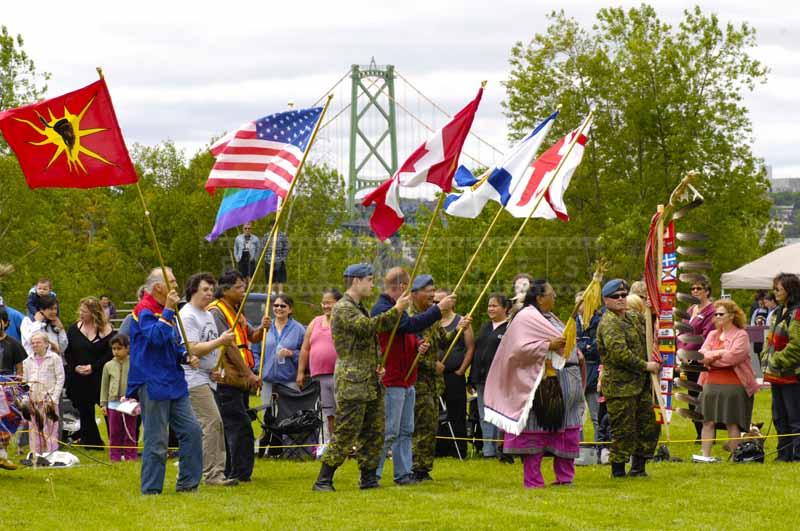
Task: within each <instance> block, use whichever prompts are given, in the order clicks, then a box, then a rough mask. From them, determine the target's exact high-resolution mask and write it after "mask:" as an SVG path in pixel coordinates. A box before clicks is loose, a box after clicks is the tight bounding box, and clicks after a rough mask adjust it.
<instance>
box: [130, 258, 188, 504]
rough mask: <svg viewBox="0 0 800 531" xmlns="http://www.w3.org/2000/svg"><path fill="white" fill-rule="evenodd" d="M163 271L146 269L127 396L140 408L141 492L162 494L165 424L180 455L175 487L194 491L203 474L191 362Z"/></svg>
mask: <svg viewBox="0 0 800 531" xmlns="http://www.w3.org/2000/svg"><path fill="white" fill-rule="evenodd" d="M167 275H168V278H167V281H166V282H165V279H164V275H163V273H162V270H161V269H153V270H152V271H151V272H150V275H148V277H147V281H146V282H145V293H144V296H143V297H142V299H141V300H140V301H139V304H137V305H136V308H134V310H133V323H132V324H131V357H130V359H131V361H130V372H129V373H128V391H127V393H126V396H129V397H138V399H139V403H140V404H141V408H142V422H143V425H144V452H143V454H142V478H141V490H142V494H161V490H162V489H163V488H164V472H165V468H166V463H167V443H168V439H169V428H170V427H172V430H173V431H174V432H175V434H176V435H177V437H178V445H179V455H180V465H179V472H178V481H177V484H176V486H175V490H176V491H177V492H192V491H196V490H197V486H198V485H199V483H200V479H201V477H202V474H203V431H202V429H201V428H200V424H199V423H198V422H197V419H196V418H195V416H194V412H193V411H192V405H191V402H190V401H189V389H188V387H187V385H186V378H185V377H184V371H183V368H182V367H181V363H189V361H190V360H188V359H187V357H186V349H185V348H184V347H183V345H182V344H181V343H180V340H179V338H180V334H179V333H178V331H177V330H176V323H175V308H176V307H177V304H178V300H179V296H178V293H177V292H176V291H175V290H176V288H177V286H178V284H177V283H176V282H175V276H174V275H173V274H172V270H170V269H167ZM192 361H194V362H195V363H196V359H195V360H192Z"/></svg>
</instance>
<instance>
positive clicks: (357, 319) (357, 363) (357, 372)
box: [331, 294, 398, 401]
mask: <svg viewBox="0 0 800 531" xmlns="http://www.w3.org/2000/svg"><path fill="white" fill-rule="evenodd" d="M397 319H398V312H397V309H396V308H392V309H391V310H389V311H388V312H384V313H382V314H380V315H376V316H375V317H370V316H369V313H367V309H366V308H365V307H364V305H363V304H361V303H360V302H356V301H354V300H353V298H352V297H350V295H347V294H345V295H344V296H343V297H342V298H341V299H340V300H339V301H338V302H337V303H336V304H335V305H334V307H333V311H332V313H331V332H332V334H333V344H334V346H335V347H336V354H337V359H336V369H335V371H334V376H335V381H336V400H337V401H338V400H363V401H369V400H375V399H376V398H378V396H379V395H378V393H379V391H380V383H379V381H378V374H377V373H376V372H375V370H376V369H377V368H378V364H379V363H380V360H381V349H380V346H379V345H378V336H377V334H378V332H388V331H391V329H392V328H393V327H394V324H395V322H397Z"/></svg>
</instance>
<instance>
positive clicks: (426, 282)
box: [411, 275, 433, 291]
mask: <svg viewBox="0 0 800 531" xmlns="http://www.w3.org/2000/svg"><path fill="white" fill-rule="evenodd" d="M431 284H433V277H432V276H430V275H417V276H416V277H415V278H414V282H412V283H411V291H419V290H421V289H422V288H427V287H428V286H430V285H431Z"/></svg>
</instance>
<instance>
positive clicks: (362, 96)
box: [310, 58, 503, 225]
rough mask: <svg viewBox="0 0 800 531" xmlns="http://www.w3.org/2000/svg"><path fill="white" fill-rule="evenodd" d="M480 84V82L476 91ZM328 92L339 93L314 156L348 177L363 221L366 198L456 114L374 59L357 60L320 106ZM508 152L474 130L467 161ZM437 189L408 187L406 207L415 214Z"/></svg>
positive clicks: (480, 163) (473, 164) (482, 162)
mask: <svg viewBox="0 0 800 531" xmlns="http://www.w3.org/2000/svg"><path fill="white" fill-rule="evenodd" d="M477 86H478V82H477V81H476V84H475V89H476V90H477ZM328 94H333V95H334V98H333V101H332V103H331V107H330V108H329V110H328V114H327V116H326V117H325V120H324V122H323V124H322V126H321V129H320V132H319V136H318V138H317V142H316V145H315V147H314V149H313V150H312V152H311V154H310V156H311V159H312V160H313V162H315V163H316V164H325V165H327V166H328V167H330V168H333V169H335V170H336V171H337V172H338V173H339V175H341V176H342V177H343V179H344V182H345V186H346V191H347V208H348V210H349V212H350V214H351V217H352V218H353V219H354V223H356V224H357V225H358V224H361V223H359V218H362V219H361V221H362V222H363V217H364V209H363V208H362V207H360V201H361V199H363V197H364V196H365V195H366V194H367V193H369V191H371V190H372V189H374V188H375V187H376V186H377V185H378V184H380V183H381V182H382V181H384V180H386V179H387V178H389V177H390V176H391V175H392V174H394V172H395V171H396V170H397V168H398V165H399V164H401V163H402V162H403V160H404V159H405V157H407V156H408V155H410V154H411V152H412V151H413V150H414V149H416V148H417V147H418V146H419V145H420V144H422V143H423V142H424V141H425V140H426V139H427V138H428V137H429V135H430V134H431V133H432V132H433V131H435V130H437V129H438V128H440V127H441V126H443V125H444V124H445V123H447V121H448V120H450V118H452V113H450V112H448V111H447V110H445V109H444V108H443V107H442V106H441V105H439V104H438V103H437V102H435V101H434V100H433V99H431V98H430V97H428V96H426V95H425V94H424V93H423V92H422V91H421V90H420V89H419V88H417V86H415V85H414V83H412V82H411V81H409V80H408V78H406V77H405V76H404V75H403V74H402V73H401V72H400V71H398V70H397V69H396V68H395V67H394V66H393V65H378V64H376V63H375V59H374V58H373V59H372V61H371V62H370V63H369V64H368V65H357V64H354V65H352V66H351V67H350V69H349V70H348V71H347V72H345V73H344V74H343V75H342V76H341V77H340V78H339V79H338V81H336V83H334V84H333V86H332V87H331V88H330V89H329V90H327V91H326V92H325V93H324V94H323V95H321V96H320V98H319V99H318V100H317V101H316V102H314V105H319V104H320V103H322V101H323V100H324V98H325V96H326V95H328ZM471 97H472V96H471V95H470V96H468V97H465V98H464V102H463V103H464V104H466V103H467V101H469V98H471ZM457 110H458V109H453V112H456V111H457ZM502 156H503V151H502V150H501V149H499V148H498V147H496V146H494V145H492V144H491V143H490V142H488V141H487V140H486V139H484V138H482V137H481V136H479V134H478V133H474V132H471V133H470V135H469V137H468V139H467V141H466V143H465V144H464V149H463V151H462V157H461V163H462V164H465V165H467V167H470V168H478V167H491V166H493V165H494V164H495V163H497V162H499V161H500V159H501V158H502ZM436 190H438V188H436V187H435V186H433V185H428V187H424V186H421V187H419V188H414V189H404V190H402V191H401V198H402V199H404V200H407V201H404V211H406V212H407V213H408V214H409V217H411V218H413V215H414V212H415V210H416V206H417V205H418V204H419V203H420V202H425V201H432V200H434V199H435V192H436ZM406 203H408V204H407V205H406ZM406 206H407V207H408V210H405V208H406Z"/></svg>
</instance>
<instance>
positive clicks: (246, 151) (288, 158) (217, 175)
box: [206, 122, 303, 197]
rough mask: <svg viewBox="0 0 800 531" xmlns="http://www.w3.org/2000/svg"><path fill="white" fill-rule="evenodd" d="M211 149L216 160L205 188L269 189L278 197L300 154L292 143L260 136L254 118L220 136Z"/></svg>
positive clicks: (286, 186) (285, 187) (289, 178)
mask: <svg viewBox="0 0 800 531" xmlns="http://www.w3.org/2000/svg"><path fill="white" fill-rule="evenodd" d="M211 152H212V153H213V154H214V155H216V156H217V161H216V163H215V164H214V166H213V168H212V169H211V174H210V175H209V180H208V183H207V184H206V188H215V187H220V188H222V187H226V188H237V187H238V188H257V189H269V190H272V191H273V192H275V193H276V194H278V195H280V196H281V197H285V196H286V193H287V192H288V190H289V186H290V185H291V182H292V179H294V175H295V173H296V171H297V167H298V166H299V165H300V159H301V158H302V156H303V152H302V151H301V150H299V149H298V148H297V147H295V146H293V145H292V144H287V143H283V142H274V141H270V140H261V139H259V138H258V137H257V135H256V125H255V122H249V123H247V124H244V125H242V127H241V128H240V129H239V130H238V131H236V132H235V133H234V134H229V135H226V136H225V137H223V138H222V139H220V141H219V142H217V143H216V144H214V145H213V146H212V147H211Z"/></svg>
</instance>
